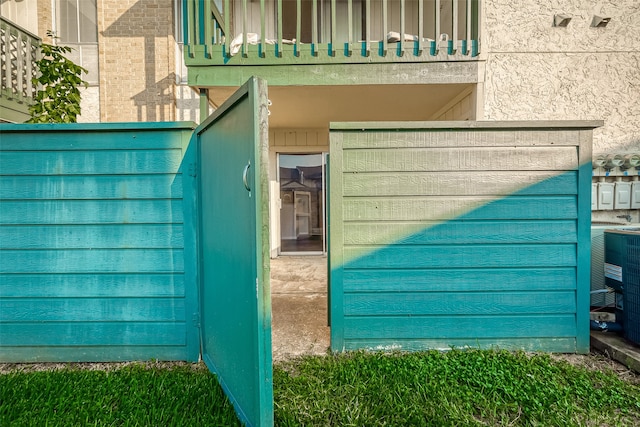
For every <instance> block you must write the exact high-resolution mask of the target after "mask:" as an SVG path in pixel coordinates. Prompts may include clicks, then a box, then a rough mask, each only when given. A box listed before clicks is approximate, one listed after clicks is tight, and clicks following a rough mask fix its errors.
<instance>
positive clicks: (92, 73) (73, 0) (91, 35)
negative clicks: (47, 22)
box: [53, 0, 99, 86]
mask: <svg viewBox="0 0 640 427" xmlns="http://www.w3.org/2000/svg"><path fill="white" fill-rule="evenodd" d="M96 2H97V0H55V3H54V4H55V8H54V11H53V13H54V22H55V32H56V36H57V37H58V39H57V40H56V43H58V44H60V45H64V46H69V47H70V48H72V49H73V50H72V51H71V52H70V53H68V54H67V57H68V58H69V59H70V60H72V61H73V62H75V63H76V64H78V65H80V66H82V67H84V68H86V69H87V71H88V72H87V73H86V74H83V76H82V78H83V79H85V80H86V81H87V82H89V85H91V86H96V85H98V82H99V78H98V25H97V8H96Z"/></svg>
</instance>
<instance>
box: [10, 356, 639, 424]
mask: <svg viewBox="0 0 640 427" xmlns="http://www.w3.org/2000/svg"><path fill="white" fill-rule="evenodd" d="M274 397H275V423H276V425H278V426H314V425H319V426H423V425H424V426H426V425H434V426H446V425H452V426H458V425H523V426H528V425H549V426H569V425H576V426H577V425H580V426H582V425H593V426H600V425H609V426H624V425H629V426H636V425H640V386H639V385H638V383H637V378H636V380H635V381H624V380H622V379H620V378H619V377H618V375H616V373H615V372H613V371H602V370H590V369H586V368H580V367H576V366H573V365H571V364H569V363H567V362H561V361H555V360H554V359H552V358H551V357H550V356H548V355H533V356H531V355H526V354H523V353H510V352H493V351H476V350H470V351H457V350H454V351H450V352H446V353H440V352H425V353H411V354H399V353H392V354H382V353H362V352H358V353H348V354H342V355H336V356H319V357H318V356H315V357H306V358H303V359H299V360H295V361H292V362H287V363H284V364H278V365H276V366H275V367H274ZM14 425H15V426H23V425H26V426H32V425H33V426H45V425H49V426H73V425H100V426H123V425H141V426H142V425H144V426H147V425H149V426H170V425H175V426H190V425H193V426H233V425H238V421H237V419H236V417H235V414H234V412H233V408H232V407H231V405H230V404H229V402H228V401H227V399H226V398H225V396H224V394H223V393H222V391H221V389H220V387H219V386H218V384H217V382H216V379H215V377H214V376H213V375H211V374H209V373H208V371H207V370H206V368H204V367H203V366H202V365H188V364H182V365H177V366H170V367H167V366H163V365H160V366H158V365H156V364H134V365H128V366H125V367H123V368H119V369H116V370H109V371H91V370H81V369H75V368H73V367H70V368H65V369H63V370H56V371H38V372H20V371H12V372H10V373H8V374H4V375H0V426H3V427H4V426H14Z"/></svg>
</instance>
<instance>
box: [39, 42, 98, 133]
mask: <svg viewBox="0 0 640 427" xmlns="http://www.w3.org/2000/svg"><path fill="white" fill-rule="evenodd" d="M47 35H48V36H50V37H52V38H54V39H55V36H54V35H53V34H52V33H51V32H50V31H47ZM71 50H72V49H71V48H70V47H68V46H58V45H51V44H47V43H42V44H41V45H40V53H41V54H40V56H39V59H38V60H37V61H36V66H37V67H38V71H39V72H38V77H34V78H33V79H32V82H33V84H34V85H37V87H38V90H37V92H36V95H35V97H34V103H33V105H31V106H30V107H29V114H30V115H31V119H29V120H28V121H27V123H75V122H76V121H77V118H78V115H79V114H80V111H81V109H80V100H81V97H80V89H79V87H80V86H84V87H85V88H86V87H88V86H89V84H88V83H87V82H86V81H84V80H82V73H83V72H84V73H86V72H87V70H86V69H85V68H82V67H81V66H79V65H76V64H75V63H74V62H73V61H71V60H70V59H68V58H67V57H66V56H65V54H66V53H69V52H71Z"/></svg>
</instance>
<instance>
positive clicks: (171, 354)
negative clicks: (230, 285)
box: [0, 123, 199, 362]
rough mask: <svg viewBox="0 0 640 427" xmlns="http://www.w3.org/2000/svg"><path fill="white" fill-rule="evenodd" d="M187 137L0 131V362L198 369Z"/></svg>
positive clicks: (107, 128) (60, 128)
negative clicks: (152, 363) (140, 363)
mask: <svg viewBox="0 0 640 427" xmlns="http://www.w3.org/2000/svg"><path fill="white" fill-rule="evenodd" d="M194 127H195V126H194V124H192V123H113V124H92V125H80V124H78V125H0V200H1V201H0V361H3V362H25V361H116V360H145V359H152V358H153V359H160V360H197V359H198V355H199V338H198V329H197V317H196V318H195V319H194V315H195V314H196V313H197V310H198V309H197V282H196V280H197V277H196V275H197V269H196V267H197V258H196V257H197V253H196V243H195V240H196V236H195V230H196V223H197V221H196V217H195V215H196V214H195V212H196V210H195V197H196V193H195V188H196V184H195V178H194V177H193V175H195V174H194V171H195V160H194V159H195V156H194V153H193V152H192V150H191V149H190V148H189V140H190V137H191V134H192V131H193V129H194Z"/></svg>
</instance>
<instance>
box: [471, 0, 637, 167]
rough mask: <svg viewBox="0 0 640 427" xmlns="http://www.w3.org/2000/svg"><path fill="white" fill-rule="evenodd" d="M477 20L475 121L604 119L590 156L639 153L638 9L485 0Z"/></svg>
mask: <svg viewBox="0 0 640 427" xmlns="http://www.w3.org/2000/svg"><path fill="white" fill-rule="evenodd" d="M482 13H483V17H484V19H483V23H484V25H483V29H484V31H483V34H482V35H483V38H482V57H481V58H482V59H484V60H485V61H486V62H485V66H484V73H483V75H482V76H481V80H483V81H484V82H483V84H482V86H483V89H482V91H481V93H482V95H483V100H482V102H481V110H482V111H480V114H479V116H480V117H481V118H483V119H485V120H593V119H599V120H604V126H603V127H602V128H600V129H596V130H595V131H594V143H593V144H594V146H593V153H594V155H597V154H618V153H631V152H634V153H637V152H639V151H640V120H638V118H640V102H638V100H639V99H640V2H638V1H637V0H620V1H616V2H596V1H584V0H553V1H549V0H522V1H518V2H513V1H511V0H485V1H484V2H483V11H482ZM554 14H567V15H570V16H572V20H571V22H570V23H569V25H568V26H567V27H566V28H561V27H554V26H553V17H554ZM594 15H599V16H604V17H611V21H610V23H609V24H608V25H607V26H606V27H604V28H593V27H591V26H590V24H591V20H592V17H593V16H594Z"/></svg>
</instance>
